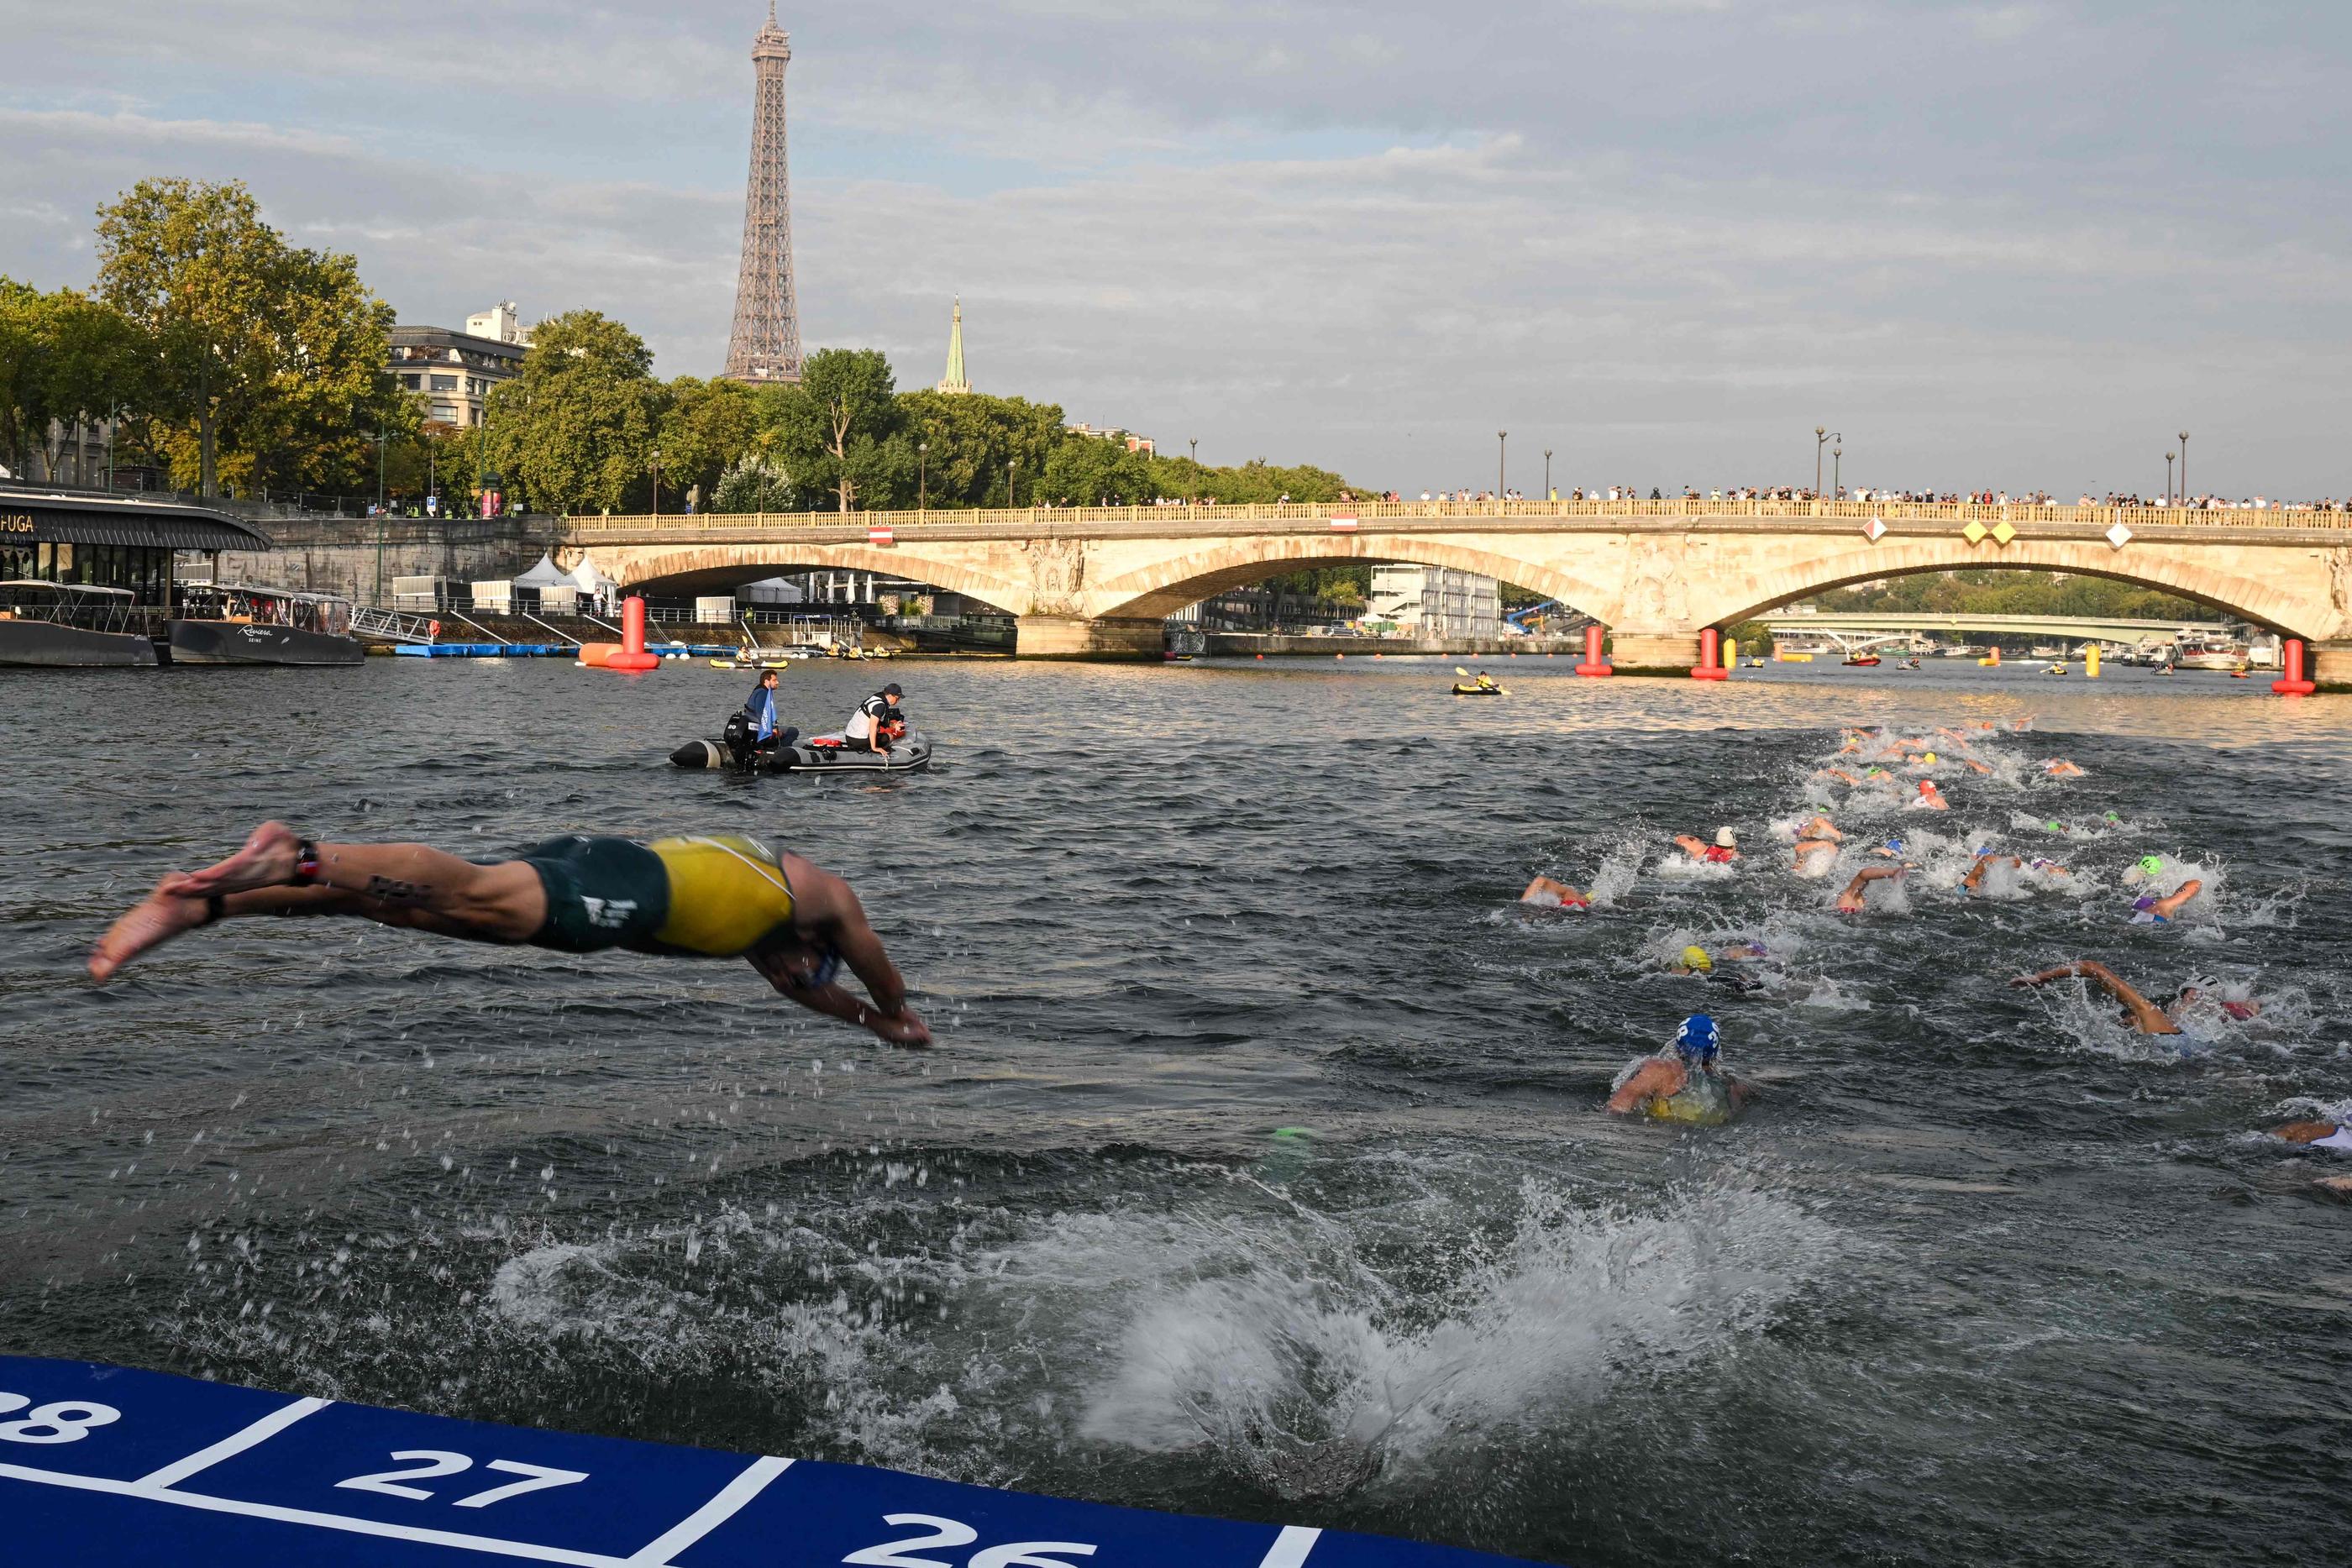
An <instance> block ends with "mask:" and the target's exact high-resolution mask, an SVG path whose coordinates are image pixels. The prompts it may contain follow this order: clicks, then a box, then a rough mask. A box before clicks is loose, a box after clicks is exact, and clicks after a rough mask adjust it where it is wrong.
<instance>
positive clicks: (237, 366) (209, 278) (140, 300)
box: [98, 180, 286, 496]
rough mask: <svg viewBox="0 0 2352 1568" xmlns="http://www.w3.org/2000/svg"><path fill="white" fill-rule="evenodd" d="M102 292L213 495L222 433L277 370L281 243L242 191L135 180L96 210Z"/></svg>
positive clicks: (161, 414) (153, 398)
mask: <svg viewBox="0 0 2352 1568" xmlns="http://www.w3.org/2000/svg"><path fill="white" fill-rule="evenodd" d="M98 247H99V248H98V257H99V269H98V282H99V292H100V294H101V295H102V296H103V297H104V298H106V299H107V300H108V302H109V303H110V304H112V305H113V306H114V307H115V308H118V309H120V310H121V312H122V313H123V314H124V315H125V316H128V317H129V318H130V319H131V320H132V321H134V322H135V323H137V324H138V326H139V328H140V329H141V330H142V335H143V337H144V339H145V342H146V347H147V363H146V364H145V365H144V366H143V367H142V370H143V372H144V374H145V375H146V377H147V378H148V382H149V386H150V388H151V391H150V395H149V399H148V402H149V404H150V412H151V413H152V414H154V415H155V416H156V417H157V419H158V420H159V421H160V422H161V423H162V425H163V434H166V435H168V434H170V433H172V432H173V431H174V430H183V429H184V430H185V431H186V432H187V433H188V434H189V435H190V437H191V438H192V439H193V441H194V446H195V455H196V483H197V488H198V492H199V493H200V494H202V495H205V496H210V495H213V494H214V493H215V486H216V479H217V475H218V453H219V444H220V439H221V436H222V434H223V432H224V430H225V429H226V430H235V429H241V428H242V427H243V426H244V425H245V423H247V421H248V420H250V419H251V418H252V417H253V416H254V415H255V413H257V411H258V410H259V409H260V408H261V407H262V405H264V404H265V403H266V402H268V398H269V396H270V394H271V392H272V389H273V386H274V384H275V378H276V375H277V372H278V369H279V364H280V356H279V353H278V317H277V308H278V299H277V298H276V294H277V288H278V284H279V282H280V281H281V274H282V270H283V268H282V263H283V259H284V254H285V248H286V247H285V243H284V241H282V240H281V239H280V238H279V237H278V233H277V231H276V230H274V229H272V228H271V227H270V226H269V225H268V224H265V223H263V222H262V221H261V211H260V207H259V206H258V204H257V203H256V202H255V201H254V199H253V195H252V193H250V192H248V191H247V189H246V188H245V186H244V185H242V184H240V183H228V184H211V183H204V182H200V181H194V180H142V181H141V182H139V183H138V184H136V185H134V186H132V187H131V189H130V190H129V191H127V192H125V193H123V194H122V195H121V196H120V197H118V198H116V200H115V201H114V203H113V204H111V205H110V206H104V207H100V209H99V225H98Z"/></svg>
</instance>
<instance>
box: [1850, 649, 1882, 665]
mask: <svg viewBox="0 0 2352 1568" xmlns="http://www.w3.org/2000/svg"><path fill="white" fill-rule="evenodd" d="M1845 662H1846V663H1847V664H1860V665H1863V666H1864V667H1865V668H1867V667H1868V666H1870V665H1872V664H1880V663H1883V662H1884V661H1882V660H1881V659H1880V658H1879V656H1878V655H1877V654H1875V653H1854V654H1850V655H1848V656H1847V658H1846V661H1845Z"/></svg>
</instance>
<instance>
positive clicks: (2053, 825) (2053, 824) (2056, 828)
mask: <svg viewBox="0 0 2352 1568" xmlns="http://www.w3.org/2000/svg"><path fill="white" fill-rule="evenodd" d="M2050 831H2052V832H2053V833H2063V832H2064V831H2066V824H2065V823H2063V822H2062V821H2059V820H2058V819H2057V818H2055V817H2053V818H2051V819H2050Z"/></svg>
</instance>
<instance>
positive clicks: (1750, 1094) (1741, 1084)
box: [1723, 1072, 1764, 1105]
mask: <svg viewBox="0 0 2352 1568" xmlns="http://www.w3.org/2000/svg"><path fill="white" fill-rule="evenodd" d="M1723 1082H1724V1086H1725V1087H1726V1088H1727V1089H1729V1090H1730V1091H1731V1103H1733V1104H1734V1105H1745V1104H1747V1103H1748V1102H1749V1101H1750V1100H1753V1099H1755V1098H1756V1097H1757V1096H1759V1095H1760V1094H1762V1093H1763V1092H1764V1091H1762V1090H1761V1089H1759V1088H1757V1087H1756V1085H1754V1084H1753V1083H1750V1082H1748V1080H1746V1079H1745V1078H1734V1077H1733V1076H1732V1075H1731V1074H1730V1073H1728V1072H1727V1073H1725V1074H1724V1075H1723Z"/></svg>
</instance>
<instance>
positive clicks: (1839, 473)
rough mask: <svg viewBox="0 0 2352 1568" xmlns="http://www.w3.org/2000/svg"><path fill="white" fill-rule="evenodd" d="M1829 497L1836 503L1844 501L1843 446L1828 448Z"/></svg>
mask: <svg viewBox="0 0 2352 1568" xmlns="http://www.w3.org/2000/svg"><path fill="white" fill-rule="evenodd" d="M1830 497H1831V499H1832V500H1838V501H1843V500H1844V499H1845V448H1844V446H1843V445H1838V446H1832V447H1831V448H1830Z"/></svg>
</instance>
